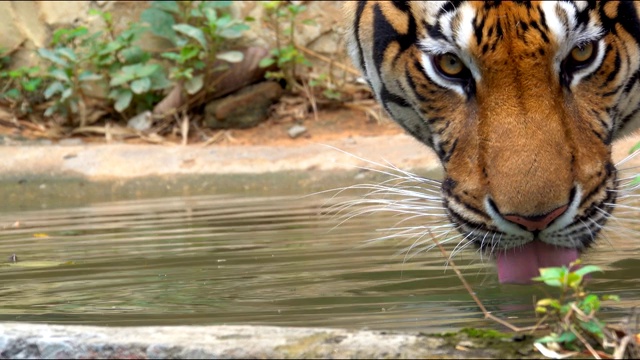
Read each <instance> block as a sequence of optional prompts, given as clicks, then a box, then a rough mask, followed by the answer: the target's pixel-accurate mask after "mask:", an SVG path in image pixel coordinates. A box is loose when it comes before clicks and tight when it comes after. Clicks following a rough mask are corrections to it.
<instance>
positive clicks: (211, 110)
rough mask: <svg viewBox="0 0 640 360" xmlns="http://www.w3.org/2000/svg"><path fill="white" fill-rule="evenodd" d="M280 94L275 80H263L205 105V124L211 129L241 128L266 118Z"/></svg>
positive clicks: (251, 125)
mask: <svg viewBox="0 0 640 360" xmlns="http://www.w3.org/2000/svg"><path fill="white" fill-rule="evenodd" d="M281 95H282V88H281V87H280V85H278V84H277V83H275V82H271V81H265V82H261V83H258V84H255V85H251V86H247V87H246V88H244V89H242V90H240V91H238V92H235V93H233V94H231V95H229V96H226V97H224V98H222V99H217V100H214V101H212V102H210V103H209V104H207V106H206V107H205V115H204V116H205V118H204V122H205V125H206V126H208V127H209V128H212V129H242V128H249V127H253V126H256V125H258V124H259V123H260V122H261V121H264V120H266V118H267V116H268V115H269V107H270V106H271V104H273V103H274V102H276V101H277V100H278V99H279V98H280V96H281Z"/></svg>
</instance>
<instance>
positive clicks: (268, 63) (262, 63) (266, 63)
mask: <svg viewBox="0 0 640 360" xmlns="http://www.w3.org/2000/svg"><path fill="white" fill-rule="evenodd" d="M275 63H276V61H275V59H274V58H271V57H266V58H262V60H260V62H259V63H258V66H259V67H261V68H266V67H269V66H271V65H273V64H275Z"/></svg>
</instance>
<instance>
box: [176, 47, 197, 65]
mask: <svg viewBox="0 0 640 360" xmlns="http://www.w3.org/2000/svg"><path fill="white" fill-rule="evenodd" d="M198 54H200V48H198V47H197V46H195V45H188V46H185V47H183V48H182V49H180V60H179V61H178V63H180V64H184V63H185V62H187V61H188V60H191V59H193V58H194V57H196V56H198Z"/></svg>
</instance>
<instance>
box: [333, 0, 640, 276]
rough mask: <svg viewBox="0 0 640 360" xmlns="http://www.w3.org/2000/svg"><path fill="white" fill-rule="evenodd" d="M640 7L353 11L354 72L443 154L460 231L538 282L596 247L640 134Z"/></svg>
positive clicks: (434, 6)
mask: <svg viewBox="0 0 640 360" xmlns="http://www.w3.org/2000/svg"><path fill="white" fill-rule="evenodd" d="M639 11H640V2H633V1H620V2H618V1H349V2H346V3H345V5H344V13H345V21H346V23H345V36H346V43H347V47H348V52H349V55H350V57H351V60H352V62H353V64H354V66H356V67H357V68H358V69H359V70H360V72H361V73H362V74H363V77H364V78H365V79H366V81H367V83H368V85H369V87H370V88H371V89H372V92H373V94H374V95H375V98H376V100H377V101H378V102H379V103H380V104H381V105H382V107H383V108H384V109H385V110H386V112H387V113H388V114H389V115H390V117H391V118H392V119H393V120H395V121H396V122H397V123H398V124H400V125H401V126H402V127H403V128H404V129H405V130H406V132H408V133H409V134H410V135H412V136H413V137H415V138H416V139H418V140H419V141H420V142H422V143H424V144H425V145H427V146H428V147H430V148H432V149H433V150H434V151H435V153H436V154H437V157H438V158H439V160H440V162H441V164H442V167H443V169H444V177H443V181H442V183H441V186H440V190H439V191H440V192H441V196H442V202H443V205H444V208H445V209H446V216H447V217H448V220H449V221H450V222H451V223H452V224H453V225H455V226H456V227H457V229H458V231H459V232H460V233H462V234H463V235H464V239H466V240H468V241H470V242H472V243H475V244H476V245H477V246H478V247H479V248H480V249H481V251H485V252H489V253H490V254H492V255H495V256H494V257H495V260H496V265H497V271H498V278H499V281H500V282H501V283H530V282H531V278H532V277H534V276H536V275H538V269H539V268H543V267H550V266H561V265H568V264H570V263H572V262H573V261H575V260H576V259H577V258H578V257H579V256H580V255H581V254H582V252H583V251H584V250H585V249H587V248H589V247H590V246H591V245H592V244H593V243H594V242H595V240H596V237H597V235H598V233H599V231H600V229H602V227H603V226H604V225H605V223H606V222H607V219H608V218H609V217H610V216H611V214H612V210H613V207H614V204H615V202H616V194H617V188H618V186H619V181H618V180H617V172H616V167H615V165H614V164H613V162H612V158H611V152H612V142H613V141H614V140H616V139H619V138H621V137H623V136H625V135H626V134H630V133H631V132H632V131H634V130H635V129H637V128H638V127H640V88H639V86H640V85H639V81H638V80H639V79H640V44H639V42H640V19H639V18H638V13H639Z"/></svg>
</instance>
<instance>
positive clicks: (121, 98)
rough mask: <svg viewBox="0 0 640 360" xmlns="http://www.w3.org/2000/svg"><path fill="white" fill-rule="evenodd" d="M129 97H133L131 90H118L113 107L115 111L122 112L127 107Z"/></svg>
mask: <svg viewBox="0 0 640 360" xmlns="http://www.w3.org/2000/svg"><path fill="white" fill-rule="evenodd" d="M131 99H133V93H132V92H131V91H129V90H123V91H120V92H119V93H118V95H117V97H116V102H115V104H114V106H113V107H114V108H115V109H116V111H117V112H123V111H124V110H126V109H127V108H128V107H129V104H131Z"/></svg>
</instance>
